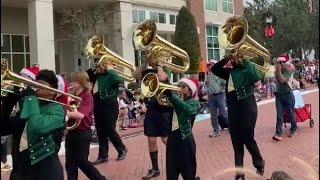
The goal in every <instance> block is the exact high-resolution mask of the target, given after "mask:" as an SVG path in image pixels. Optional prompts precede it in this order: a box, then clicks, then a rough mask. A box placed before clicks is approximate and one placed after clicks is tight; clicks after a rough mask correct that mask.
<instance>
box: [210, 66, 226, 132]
mask: <svg viewBox="0 0 320 180" xmlns="http://www.w3.org/2000/svg"><path fill="white" fill-rule="evenodd" d="M217 62H218V61H217V60H211V61H209V63H208V69H209V70H210V69H211V68H212V66H213V65H214V64H216V63H217ZM213 73H214V72H209V74H208V103H209V108H210V114H211V125H212V128H213V133H212V134H210V135H209V137H217V136H220V128H219V121H218V116H219V117H220V118H221V121H223V124H228V114H227V111H226V95H225V89H226V81H225V80H224V79H221V78H219V77H218V76H216V75H215V74H213ZM218 112H219V115H218ZM222 128H224V127H222Z"/></svg>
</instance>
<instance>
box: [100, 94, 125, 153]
mask: <svg viewBox="0 0 320 180" xmlns="http://www.w3.org/2000/svg"><path fill="white" fill-rule="evenodd" d="M118 114H119V107H118V101H117V97H115V98H113V97H112V98H108V99H107V100H106V101H105V102H101V101H99V100H96V99H95V103H94V120H95V126H96V130H97V135H98V139H99V155H98V158H108V152H109V145H108V139H109V140H110V141H111V143H112V144H113V145H114V147H115V148H116V150H117V151H118V153H121V152H122V151H123V150H125V148H126V147H125V146H124V144H123V143H122V140H121V139H120V136H119V134H118V133H117V131H116V122H117V119H118Z"/></svg>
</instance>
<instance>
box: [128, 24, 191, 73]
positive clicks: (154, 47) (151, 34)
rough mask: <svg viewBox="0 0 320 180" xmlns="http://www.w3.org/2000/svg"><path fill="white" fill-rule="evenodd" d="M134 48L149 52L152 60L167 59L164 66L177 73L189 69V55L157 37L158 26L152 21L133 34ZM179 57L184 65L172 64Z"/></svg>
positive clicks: (138, 28)
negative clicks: (173, 59)
mask: <svg viewBox="0 0 320 180" xmlns="http://www.w3.org/2000/svg"><path fill="white" fill-rule="evenodd" d="M133 46H134V48H135V50H149V54H148V57H151V59H158V58H165V61H164V64H163V65H164V66H166V67H168V68H170V69H171V70H173V71H174V72H175V73H183V72H185V71H187V70H188V69H189V66H190V59H189V55H188V54H187V53H186V52H185V51H184V50H182V49H180V48H179V47H177V46H175V45H173V44H171V43H170V42H168V41H166V40H165V39H163V38H161V37H160V36H159V35H157V26H156V23H154V22H153V21H152V20H146V21H144V22H143V23H141V24H140V25H139V26H138V27H137V28H136V30H135V31H134V33H133ZM177 57H178V58H179V59H181V60H182V65H177V64H174V63H172V58H177ZM149 65H150V64H149Z"/></svg>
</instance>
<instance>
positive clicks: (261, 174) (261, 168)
mask: <svg viewBox="0 0 320 180" xmlns="http://www.w3.org/2000/svg"><path fill="white" fill-rule="evenodd" d="M264 166H265V161H264V160H262V162H261V164H260V165H259V166H258V167H257V174H258V175H260V176H263V174H264Z"/></svg>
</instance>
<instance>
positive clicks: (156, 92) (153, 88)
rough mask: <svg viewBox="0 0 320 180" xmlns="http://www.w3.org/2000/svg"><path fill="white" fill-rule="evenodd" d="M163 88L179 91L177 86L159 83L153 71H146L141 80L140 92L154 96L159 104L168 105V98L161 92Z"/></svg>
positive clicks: (146, 95) (147, 95)
mask: <svg viewBox="0 0 320 180" xmlns="http://www.w3.org/2000/svg"><path fill="white" fill-rule="evenodd" d="M165 90H172V91H176V92H180V91H181V89H180V88H179V87H177V86H173V85H169V84H165V83H161V82H160V81H159V78H158V76H157V75H156V74H155V73H148V74H146V75H145V76H144V77H143V79H142V80H141V93H142V94H143V95H144V96H145V97H147V98H149V97H153V96H156V97H157V101H158V103H159V104H160V105H163V106H170V103H169V101H168V98H167V97H166V96H165V95H164V94H163V92H164V91H165Z"/></svg>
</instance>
